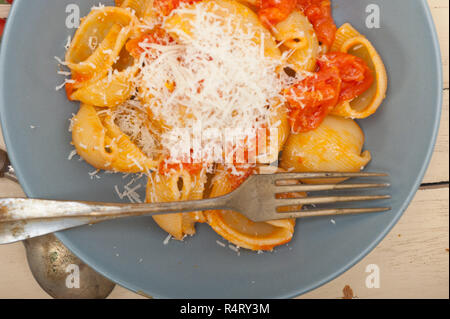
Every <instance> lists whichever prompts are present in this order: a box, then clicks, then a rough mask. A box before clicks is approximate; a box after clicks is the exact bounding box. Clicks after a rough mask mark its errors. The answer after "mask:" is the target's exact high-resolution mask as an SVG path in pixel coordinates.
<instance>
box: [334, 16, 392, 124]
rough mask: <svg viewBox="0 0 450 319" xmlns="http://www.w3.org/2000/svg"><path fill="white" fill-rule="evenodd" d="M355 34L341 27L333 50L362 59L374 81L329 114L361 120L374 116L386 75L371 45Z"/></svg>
mask: <svg viewBox="0 0 450 319" xmlns="http://www.w3.org/2000/svg"><path fill="white" fill-rule="evenodd" d="M356 33H357V31H356V30H355V29H354V28H353V27H351V25H349V24H348V23H347V24H345V25H343V26H342V27H341V28H339V30H338V32H337V38H336V39H337V40H336V41H337V43H336V44H334V45H333V48H334V49H337V48H338V51H340V52H345V53H349V54H352V55H355V56H358V57H360V58H362V59H363V60H364V61H365V62H366V63H367V65H368V66H369V68H370V69H371V70H372V72H373V74H374V76H375V81H374V83H373V84H372V87H371V88H369V89H368V90H367V91H366V92H364V93H363V94H361V95H360V96H358V97H357V98H355V99H354V100H352V101H344V102H341V103H339V104H338V105H337V106H336V107H335V108H334V110H333V111H332V112H331V113H332V114H334V115H339V116H343V117H347V118H353V119H362V118H367V117H369V116H370V115H372V114H374V113H375V112H376V111H377V110H378V108H379V107H380V105H381V103H382V102H383V100H384V98H385V97H386V90H387V73H386V68H385V67H384V64H383V61H382V59H381V57H380V55H379V54H378V52H377V51H376V49H375V48H374V46H373V45H372V43H370V41H369V40H367V38H366V37H364V36H362V35H357V34H356ZM355 35H356V36H355Z"/></svg>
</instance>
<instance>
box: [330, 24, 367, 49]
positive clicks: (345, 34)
mask: <svg viewBox="0 0 450 319" xmlns="http://www.w3.org/2000/svg"><path fill="white" fill-rule="evenodd" d="M360 36H361V33H359V32H358V30H356V29H355V28H354V27H353V26H352V25H351V24H350V23H344V24H343V25H342V26H341V27H340V28H339V29H338V30H337V31H336V38H335V40H334V42H333V45H332V46H331V49H330V51H331V52H339V51H341V48H342V46H343V44H344V43H345V42H346V41H347V40H348V39H352V38H356V37H360Z"/></svg>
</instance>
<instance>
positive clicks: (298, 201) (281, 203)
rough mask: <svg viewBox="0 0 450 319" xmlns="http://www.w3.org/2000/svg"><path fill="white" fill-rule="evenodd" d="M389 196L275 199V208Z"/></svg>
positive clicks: (387, 197) (385, 196)
mask: <svg viewBox="0 0 450 319" xmlns="http://www.w3.org/2000/svg"><path fill="white" fill-rule="evenodd" d="M389 198H391V196H390V195H370V196H361V195H358V196H313V197H303V198H280V199H276V202H277V204H278V206H277V207H285V206H298V205H311V204H328V203H341V202H358V201H368V200H379V199H389Z"/></svg>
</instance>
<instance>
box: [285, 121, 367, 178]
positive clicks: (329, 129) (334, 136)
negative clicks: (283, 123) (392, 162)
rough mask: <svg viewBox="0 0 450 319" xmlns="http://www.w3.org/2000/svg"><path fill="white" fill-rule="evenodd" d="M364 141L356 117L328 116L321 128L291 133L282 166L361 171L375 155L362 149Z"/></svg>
mask: <svg viewBox="0 0 450 319" xmlns="http://www.w3.org/2000/svg"><path fill="white" fill-rule="evenodd" d="M363 145H364V133H363V132H362V130H361V129H360V127H359V126H358V124H356V122H355V121H353V120H350V119H345V118H342V117H337V116H328V117H326V118H325V120H324V121H323V123H322V124H321V125H320V126H319V127H318V128H317V129H315V130H313V131H309V132H304V133H299V134H291V135H290V137H289V138H288V140H287V142H286V145H285V148H284V150H283V153H282V157H281V167H282V168H284V169H285V170H287V171H295V172H359V171H360V170H361V169H362V168H363V167H364V166H366V165H367V163H368V162H369V161H370V159H371V155H370V152H369V151H364V152H362V153H361V151H362V147H363ZM339 181H342V179H331V180H327V181H324V180H321V182H323V183H325V182H330V183H332V182H339ZM306 182H309V183H314V182H315V181H314V180H307V181H306Z"/></svg>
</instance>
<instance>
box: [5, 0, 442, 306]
mask: <svg viewBox="0 0 450 319" xmlns="http://www.w3.org/2000/svg"><path fill="white" fill-rule="evenodd" d="M374 2H375V3H378V5H379V8H380V17H381V25H380V28H379V29H369V28H367V26H366V21H365V20H366V17H367V13H366V8H367V6H368V5H369V4H372V3H374ZM71 3H77V4H78V5H79V7H80V8H81V15H82V16H83V15H86V14H87V13H88V12H89V8H91V7H92V6H93V5H94V4H97V3H98V0H40V1H26V0H16V1H15V4H14V7H13V9H12V12H11V15H10V18H9V20H8V25H7V27H6V33H5V36H4V39H3V44H2V50H1V60H0V111H1V120H2V122H1V123H2V127H3V133H4V137H5V140H6V143H7V146H8V151H9V154H10V157H11V160H12V163H13V165H14V167H15V169H16V172H17V175H18V177H19V179H20V182H21V184H22V186H23V188H24V190H25V192H26V193H27V195H28V196H30V197H41V198H55V199H73V200H96V201H120V198H119V197H118V195H117V194H115V193H114V192H113V187H114V185H119V187H120V188H121V187H122V186H123V184H124V183H127V182H128V181H129V178H130V177H128V179H122V177H121V176H120V175H113V174H105V173H102V174H100V177H101V178H99V179H98V178H95V177H94V178H93V179H91V178H90V177H89V175H88V172H92V171H93V169H92V167H90V166H89V165H87V164H86V163H85V162H82V161H78V160H76V158H74V159H72V160H71V161H69V160H68V159H67V157H68V155H69V153H70V152H71V150H72V148H71V146H70V144H69V143H70V141H71V136H70V134H69V132H68V131H67V128H68V125H69V122H68V118H70V117H71V114H72V113H75V112H76V111H77V109H78V105H77V104H76V103H71V102H69V101H67V98H66V96H65V93H64V92H63V90H62V91H58V92H57V91H55V87H56V86H57V85H58V84H60V83H61V82H62V81H63V78H62V77H61V76H57V75H56V71H57V63H56V61H55V59H54V56H59V57H63V56H64V51H65V50H64V44H65V42H66V39H67V37H68V36H69V35H72V34H73V33H74V31H75V30H73V29H67V28H66V26H65V20H66V6H67V5H68V4H71ZM105 3H112V1H105ZM333 3H334V15H335V18H336V21H337V23H338V25H340V24H342V23H344V22H345V21H349V22H351V23H352V24H353V25H354V26H355V27H356V28H357V29H358V30H360V31H361V32H362V33H364V34H365V35H366V36H367V37H368V38H369V39H370V40H371V41H372V42H373V43H374V44H375V46H376V48H377V49H378V50H379V52H380V54H381V56H382V57H383V59H384V61H385V63H386V67H387V70H388V74H389V91H388V95H387V98H386V100H385V102H384V104H383V105H382V107H381V109H380V110H379V111H378V112H377V113H376V114H375V116H373V117H371V118H369V119H367V120H363V121H360V124H361V126H362V127H363V129H364V131H365V133H366V137H367V140H366V144H365V147H366V149H369V150H370V151H371V152H372V154H373V160H372V162H371V164H370V165H369V166H368V167H367V170H369V171H386V172H389V173H390V175H391V177H390V182H391V183H392V187H391V189H390V192H391V194H392V200H389V201H386V202H384V203H379V204H382V205H390V206H392V208H393V209H392V211H390V212H388V213H385V214H381V215H380V214H378V215H369V216H368V215H366V216H347V217H341V218H335V221H336V223H335V224H333V223H331V222H330V218H318V219H309V220H301V221H298V223H297V226H296V232H295V237H294V239H293V240H292V242H291V243H289V245H287V246H283V247H279V248H277V249H276V251H275V252H273V253H264V254H260V255H258V254H256V253H253V252H248V251H241V253H240V256H238V255H237V254H236V252H234V251H233V250H231V249H228V248H223V247H221V246H219V245H218V244H217V243H216V240H219V241H221V242H224V240H223V239H222V238H220V237H219V236H218V235H216V234H215V233H214V232H213V231H212V230H211V229H210V228H209V226H207V225H199V226H198V227H197V230H198V232H197V235H196V236H194V237H192V238H189V239H186V240H185V241H184V242H175V241H170V242H169V243H168V244H167V245H164V244H163V241H164V239H165V237H166V236H167V235H166V234H165V233H164V232H163V231H162V230H161V229H160V228H159V227H157V226H156V224H155V223H154V222H153V220H152V219H151V218H148V217H141V218H134V219H127V220H121V221H113V222H106V223H103V224H99V225H95V226H91V227H83V228H78V229H74V230H70V231H65V232H62V233H59V234H58V237H59V238H60V239H61V240H62V241H63V242H64V244H65V245H67V247H68V248H69V249H71V250H72V251H73V252H74V253H75V254H76V255H78V256H79V257H80V258H81V259H82V260H83V261H85V262H86V263H87V264H89V265H90V266H92V267H93V268H94V269H96V270H97V271H99V272H100V273H102V274H104V275H105V276H107V277H108V278H110V279H112V280H113V281H115V282H117V283H118V284H120V285H122V286H125V287H127V288H129V289H132V290H134V291H140V292H144V293H146V294H147V295H151V296H154V297H181V298H183V297H191V298H202V297H214V298H220V297H222V298H230V297H234V298H243V297H251V298H286V297H293V296H296V295H299V294H302V293H305V292H307V291H309V290H311V289H314V288H316V287H318V286H320V285H322V284H324V283H326V282H327V281H329V280H331V279H333V278H335V277H336V276H338V275H340V274H341V273H343V272H344V271H346V270H347V269H349V268H350V267H351V266H352V265H354V264H355V263H356V262H358V261H359V260H361V258H363V257H364V256H365V255H366V254H367V253H369V252H370V251H371V250H372V249H373V248H374V247H375V246H376V245H377V244H378V243H379V242H380V241H381V239H382V238H383V237H384V236H385V235H386V234H387V233H388V232H389V230H390V229H391V228H392V227H393V226H394V225H395V223H396V222H397V221H398V219H399V218H400V216H401V215H402V213H403V211H404V210H405V209H406V207H407V206H408V204H409V202H410V201H411V199H412V198H413V196H414V194H415V192H416V190H417V188H418V186H419V184H420V182H421V180H422V177H423V175H424V172H425V170H426V168H427V165H428V162H429V159H430V156H431V153H432V150H433V146H434V142H435V138H436V133H437V130H438V124H439V115H440V108H441V92H442V86H441V84H442V76H441V62H440V54H439V52H440V51H439V45H438V41H437V38H436V33H435V29H434V26H433V22H432V18H431V15H430V11H429V9H428V7H427V4H426V1H425V0H397V1H385V0H383V1H381V0H380V1H374V0H360V1H348V0H333ZM137 183H139V181H138V182H137ZM141 183H142V188H141V190H143V189H144V186H145V182H144V181H141Z"/></svg>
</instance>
